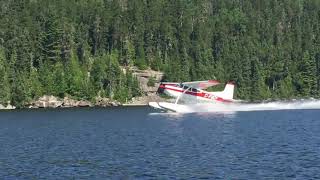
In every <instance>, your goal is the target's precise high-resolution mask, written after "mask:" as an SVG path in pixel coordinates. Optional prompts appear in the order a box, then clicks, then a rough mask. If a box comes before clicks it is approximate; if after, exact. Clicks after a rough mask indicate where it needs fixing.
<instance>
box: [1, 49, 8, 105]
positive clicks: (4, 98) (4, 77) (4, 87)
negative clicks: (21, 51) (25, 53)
mask: <svg viewBox="0 0 320 180" xmlns="http://www.w3.org/2000/svg"><path fill="white" fill-rule="evenodd" d="M6 67H7V66H6V62H5V54H4V51H3V49H2V48H0V77H1V78H0V87H1V90H0V104H2V105H5V104H7V103H8V102H9V101H10V99H11V93H10V84H9V79H8V74H7V68H6Z"/></svg>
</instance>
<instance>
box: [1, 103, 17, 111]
mask: <svg viewBox="0 0 320 180" xmlns="http://www.w3.org/2000/svg"><path fill="white" fill-rule="evenodd" d="M0 109H7V110H9V109H16V107H15V106H12V105H11V104H8V105H7V106H4V105H2V104H0Z"/></svg>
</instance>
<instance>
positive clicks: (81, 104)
mask: <svg viewBox="0 0 320 180" xmlns="http://www.w3.org/2000/svg"><path fill="white" fill-rule="evenodd" d="M78 106H79V107H92V104H91V102H89V101H84V100H82V101H79V103H78Z"/></svg>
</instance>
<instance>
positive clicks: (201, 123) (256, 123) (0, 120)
mask: <svg viewBox="0 0 320 180" xmlns="http://www.w3.org/2000/svg"><path fill="white" fill-rule="evenodd" d="M152 112H154V110H152V109H149V108H146V107H139V108H136V107H130V108H114V109H69V110H50V111H44V110H37V111H16V112H0V145H1V147H0V179H319V178H320V111H318V110H288V111H260V112H239V113H236V114H214V113H206V114H184V115H177V114H154V113H153V114H150V113H152Z"/></svg>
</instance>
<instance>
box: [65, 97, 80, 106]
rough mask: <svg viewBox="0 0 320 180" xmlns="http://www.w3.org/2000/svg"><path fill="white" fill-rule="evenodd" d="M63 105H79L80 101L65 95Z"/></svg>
mask: <svg viewBox="0 0 320 180" xmlns="http://www.w3.org/2000/svg"><path fill="white" fill-rule="evenodd" d="M62 105H63V107H78V106H79V101H76V100H74V99H71V98H69V97H64V99H63V104H62Z"/></svg>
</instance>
